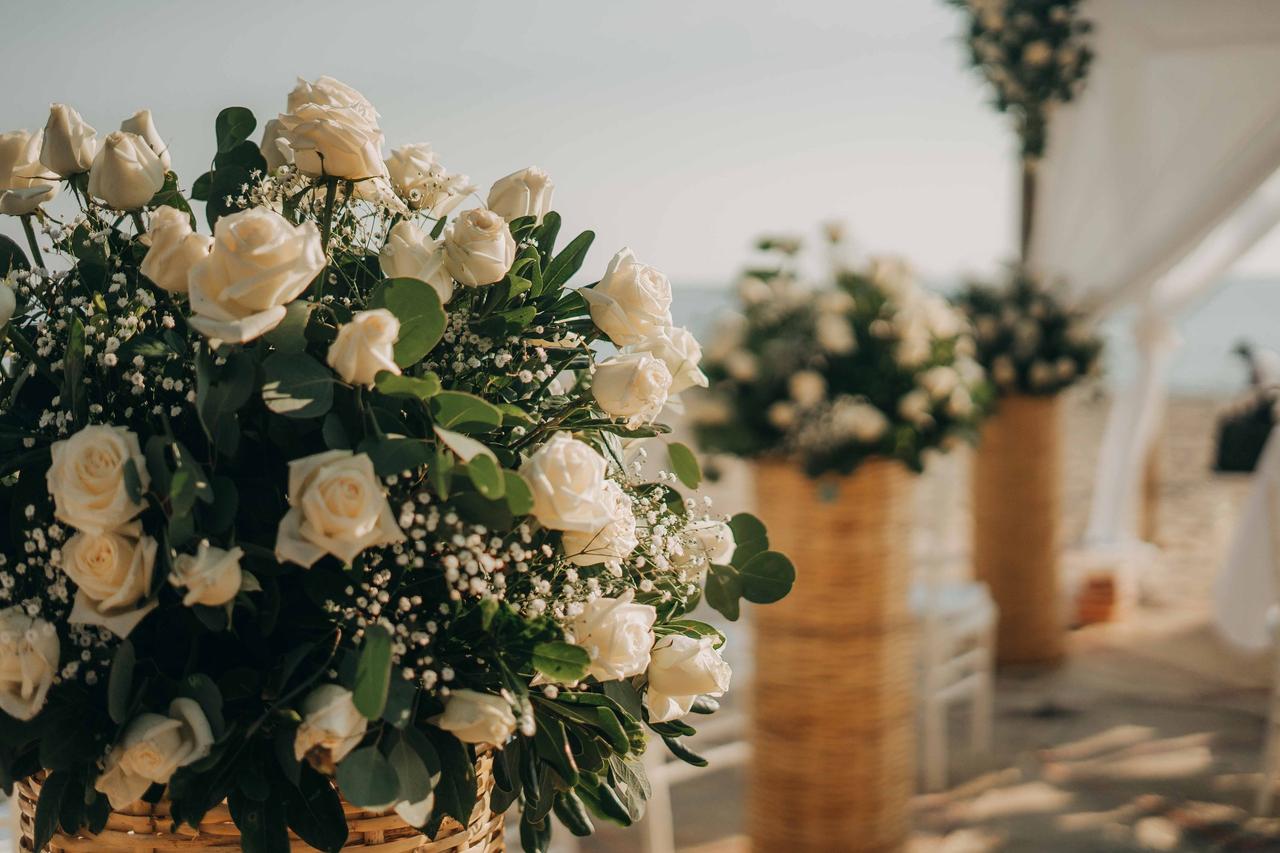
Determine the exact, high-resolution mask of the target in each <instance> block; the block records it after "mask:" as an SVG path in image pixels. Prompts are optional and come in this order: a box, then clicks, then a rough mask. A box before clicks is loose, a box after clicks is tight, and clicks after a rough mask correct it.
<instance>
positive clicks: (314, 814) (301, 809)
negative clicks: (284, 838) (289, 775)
mask: <svg viewBox="0 0 1280 853" xmlns="http://www.w3.org/2000/svg"><path fill="white" fill-rule="evenodd" d="M285 814H286V817H287V818H288V822H289V828H290V829H292V830H293V831H294V833H295V834H296V835H297V836H298V837H299V838H301V839H302V840H303V841H305V842H306V843H307V844H310V845H311V846H312V847H314V848H316V849H317V850H324V851H327V853H338V851H340V850H342V848H343V846H344V845H345V844H346V843H347V833H348V829H347V818H346V815H345V814H343V811H342V800H341V798H340V797H339V796H338V792H337V791H336V790H334V787H333V783H332V782H330V781H329V779H328V778H326V777H324V776H322V775H320V774H319V773H317V772H316V771H315V770H312V769H311V768H310V767H309V766H304V767H302V773H301V775H300V776H299V778H298V787H297V788H295V789H293V790H290V791H289V792H288V803H287V805H286V811H285Z"/></svg>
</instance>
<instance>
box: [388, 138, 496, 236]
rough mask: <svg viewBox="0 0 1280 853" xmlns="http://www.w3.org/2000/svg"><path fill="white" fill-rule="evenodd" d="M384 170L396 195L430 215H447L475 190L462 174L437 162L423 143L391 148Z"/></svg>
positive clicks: (429, 148)
mask: <svg viewBox="0 0 1280 853" xmlns="http://www.w3.org/2000/svg"><path fill="white" fill-rule="evenodd" d="M387 171H388V173H389V174H390V177H391V187H392V189H394V190H395V192H396V195H398V196H399V197H400V198H401V199H402V200H403V201H404V203H405V204H407V205H409V207H410V208H411V209H413V210H421V211H423V212H424V213H426V214H427V215H428V216H430V217H432V218H433V219H439V218H440V217H442V216H448V215H449V214H450V213H452V212H453V211H454V210H455V209H456V208H457V206H458V205H460V204H462V202H463V200H464V199H465V198H466V197H467V196H469V195H470V194H471V193H473V192H475V191H476V188H475V187H474V186H472V184H471V181H470V180H469V179H468V178H467V176H466V175H459V174H454V173H452V172H449V171H448V170H447V169H445V168H444V167H443V166H441V165H440V163H439V161H438V160H437V159H436V155H435V152H434V151H432V150H431V146H430V145H427V144H426V143H414V144H412V145H402V146H400V147H399V148H393V149H392V150H391V158H390V159H389V160H387Z"/></svg>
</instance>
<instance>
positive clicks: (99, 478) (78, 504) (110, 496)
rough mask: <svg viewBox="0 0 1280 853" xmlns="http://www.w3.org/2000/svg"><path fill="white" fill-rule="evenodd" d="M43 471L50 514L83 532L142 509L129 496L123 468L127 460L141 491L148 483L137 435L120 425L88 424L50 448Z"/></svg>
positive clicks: (104, 528) (109, 526)
mask: <svg viewBox="0 0 1280 853" xmlns="http://www.w3.org/2000/svg"><path fill="white" fill-rule="evenodd" d="M50 451H51V455H52V464H51V465H50V466H49V471H48V473H47V474H46V477H45V479H46V484H47V485H48V487H49V494H50V495H52V496H53V505H54V515H56V516H57V517H58V518H59V520H61V521H65V522H66V523H67V524H69V525H71V526H72V527H75V528H77V529H79V530H81V531H84V532H86V533H102V532H104V531H107V530H113V529H115V528H117V527H119V526H120V525H122V524H124V523H126V522H127V521H129V520H130V519H132V518H133V517H134V516H136V515H137V514H138V513H140V512H142V508H143V504H141V503H135V502H134V500H133V498H132V497H130V495H129V487H128V485H127V482H126V480H125V467H126V466H127V465H128V464H129V463H130V462H132V463H133V469H134V472H135V473H136V474H137V476H138V483H139V485H140V487H141V489H142V491H146V489H147V487H148V486H149V485H150V484H151V478H150V477H149V476H148V475H147V462H146V459H145V458H144V457H143V455H142V448H141V446H140V445H139V444H138V437H137V436H136V435H134V434H133V433H132V432H130V431H129V430H127V429H125V428H124V427H117V426H110V425H107V424H93V425H91V426H87V427H84V428H83V429H81V430H80V431H79V432H77V433H75V434H73V435H72V436H71V437H70V438H67V439H64V440H62V441H55V442H54V443H53V445H52V447H51V448H50Z"/></svg>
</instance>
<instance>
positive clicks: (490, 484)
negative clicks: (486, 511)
mask: <svg viewBox="0 0 1280 853" xmlns="http://www.w3.org/2000/svg"><path fill="white" fill-rule="evenodd" d="M467 476H469V477H470V478H471V482H472V484H474V485H475V487H476V491H477V492H479V493H480V494H482V495H484V496H485V497H486V498H488V499H489V500H491V501H493V500H497V499H498V498H500V497H502V496H503V495H504V494H505V493H506V485H507V481H506V480H505V479H504V478H503V476H502V469H501V468H499V467H498V463H497V462H496V461H494V459H493V457H492V456H485V455H484V454H477V455H476V456H473V457H472V458H471V461H470V462H468V463H467Z"/></svg>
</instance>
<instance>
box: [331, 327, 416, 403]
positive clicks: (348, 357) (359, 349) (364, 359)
mask: <svg viewBox="0 0 1280 853" xmlns="http://www.w3.org/2000/svg"><path fill="white" fill-rule="evenodd" d="M399 336H400V321H399V320H397V319H396V315H395V314H392V313H391V312H390V311H388V310H387V309H386V308H371V309H369V310H368V311H357V312H356V313H355V314H354V315H353V316H352V317H351V322H349V323H344V324H342V325H341V326H339V327H338V337H337V338H335V339H334V341H333V343H331V344H329V354H328V356H327V357H326V358H325V361H326V362H327V363H328V365H329V366H330V367H332V368H333V369H334V370H336V371H337V372H338V375H339V376H341V377H342V378H343V380H344V381H346V382H350V383H351V384H352V385H365V386H368V387H370V388H372V387H373V381H374V378H375V377H376V376H377V375H378V373H380V372H381V371H383V370H386V371H389V372H391V373H394V374H396V375H397V376H398V375H399V374H400V366H399V365H398V364H396V361H395V343H396V338H398V337H399Z"/></svg>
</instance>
